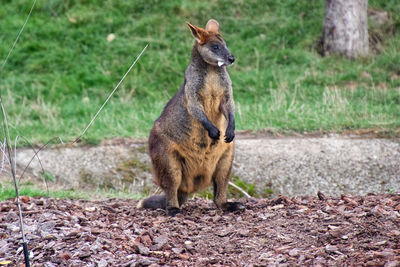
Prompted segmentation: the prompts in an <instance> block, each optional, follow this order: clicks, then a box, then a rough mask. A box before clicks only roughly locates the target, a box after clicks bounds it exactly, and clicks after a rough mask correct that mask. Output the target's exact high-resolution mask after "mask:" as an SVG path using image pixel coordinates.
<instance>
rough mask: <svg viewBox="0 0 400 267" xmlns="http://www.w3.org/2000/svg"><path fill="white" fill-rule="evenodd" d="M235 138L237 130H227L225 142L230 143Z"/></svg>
mask: <svg viewBox="0 0 400 267" xmlns="http://www.w3.org/2000/svg"><path fill="white" fill-rule="evenodd" d="M233 138H235V131H228V129H227V131H226V134H225V143H230V142H232V141H233Z"/></svg>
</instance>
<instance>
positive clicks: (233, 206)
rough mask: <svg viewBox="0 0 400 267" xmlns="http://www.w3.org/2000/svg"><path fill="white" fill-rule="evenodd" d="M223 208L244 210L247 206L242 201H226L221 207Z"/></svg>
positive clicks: (230, 210)
mask: <svg viewBox="0 0 400 267" xmlns="http://www.w3.org/2000/svg"><path fill="white" fill-rule="evenodd" d="M221 208H222V209H223V210H226V211H229V212H234V211H244V210H245V207H244V205H243V204H242V203H240V202H226V203H224V204H223V205H222V207H221Z"/></svg>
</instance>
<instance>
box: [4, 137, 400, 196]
mask: <svg viewBox="0 0 400 267" xmlns="http://www.w3.org/2000/svg"><path fill="white" fill-rule="evenodd" d="M235 143H236V145H235V146H236V148H235V159H234V162H233V176H234V177H236V178H238V179H240V180H242V181H244V182H245V183H248V184H251V185H254V191H255V193H256V194H257V195H258V196H264V197H266V196H271V195H272V196H277V195H279V194H283V195H290V196H294V195H313V194H315V192H317V191H322V192H324V193H326V194H329V195H336V196H339V195H340V194H343V193H345V194H355V195H365V194H367V193H388V192H399V191H400V179H399V177H400V160H399V159H400V142H399V139H381V138H371V137H370V135H354V134H347V135H338V134H319V135H316V134H311V135H306V136H295V137H293V136H280V137H276V136H273V135H253V134H250V133H239V134H238V136H237V138H236V140H235ZM32 155H33V152H32V151H31V150H29V149H25V148H24V149H19V150H18V152H17V163H18V166H19V173H21V171H22V170H23V169H24V168H25V166H26V165H27V164H28V162H29V161H30V159H31V157H32ZM39 156H40V159H41V162H42V165H43V167H44V169H45V171H46V172H48V173H50V176H51V177H54V181H49V184H50V189H53V190H54V189H59V187H61V188H62V189H71V188H74V189H78V190H79V189H84V190H87V189H97V188H102V189H113V190H118V191H124V192H128V193H131V194H135V195H140V194H147V193H149V192H154V191H155V190H156V188H155V187H154V185H153V182H152V173H151V164H150V158H149V156H148V152H147V142H146V140H142V141H137V140H129V139H117V140H107V141H104V142H102V143H101V144H100V145H98V146H75V147H65V146H58V147H53V148H48V149H45V150H43V151H41V152H40V154H39ZM41 171H42V170H41V167H40V164H39V161H38V160H37V159H35V160H34V161H33V162H32V164H31V166H30V168H29V169H28V172H29V174H28V175H27V176H26V177H25V178H24V179H28V178H29V177H30V178H31V179H33V181H34V182H35V184H43V183H42V176H43V175H42V174H41ZM1 176H3V178H2V179H8V180H9V179H10V178H9V176H8V175H7V173H5V172H3V173H2V174H1V173H0V178H1ZM24 181H26V180H24Z"/></svg>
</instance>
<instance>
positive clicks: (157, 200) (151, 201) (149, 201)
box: [136, 195, 167, 209]
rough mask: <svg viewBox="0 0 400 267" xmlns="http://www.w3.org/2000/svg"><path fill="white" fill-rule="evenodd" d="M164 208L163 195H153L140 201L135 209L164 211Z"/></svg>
mask: <svg viewBox="0 0 400 267" xmlns="http://www.w3.org/2000/svg"><path fill="white" fill-rule="evenodd" d="M166 206H167V201H166V198H165V195H154V196H151V197H148V198H144V199H142V200H140V201H139V203H138V204H137V206H136V207H137V208H138V209H165V208H166Z"/></svg>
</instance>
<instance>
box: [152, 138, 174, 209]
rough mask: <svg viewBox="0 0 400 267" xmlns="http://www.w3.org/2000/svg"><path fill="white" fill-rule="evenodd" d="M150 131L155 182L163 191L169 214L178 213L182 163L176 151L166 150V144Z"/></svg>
mask: <svg viewBox="0 0 400 267" xmlns="http://www.w3.org/2000/svg"><path fill="white" fill-rule="evenodd" d="M163 141H164V140H162V139H161V138H160V137H159V135H158V134H157V133H156V132H155V131H152V132H151V133H150V138H149V150H150V157H151V161H152V163H153V170H154V176H155V180H156V183H157V184H158V186H160V187H161V189H162V190H163V191H164V193H165V205H166V210H167V212H168V214H169V215H171V216H174V215H175V214H177V213H179V212H180V210H179V199H178V188H179V186H180V185H181V181H182V165H181V162H180V157H179V155H178V154H177V153H176V152H171V151H168V149H167V147H168V145H167V144H165V143H164V142H163Z"/></svg>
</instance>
